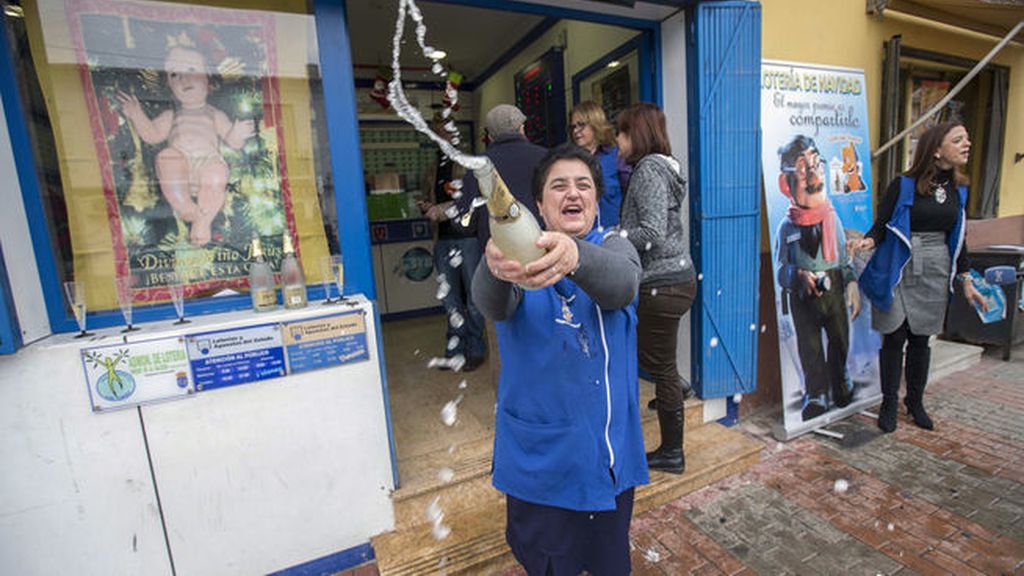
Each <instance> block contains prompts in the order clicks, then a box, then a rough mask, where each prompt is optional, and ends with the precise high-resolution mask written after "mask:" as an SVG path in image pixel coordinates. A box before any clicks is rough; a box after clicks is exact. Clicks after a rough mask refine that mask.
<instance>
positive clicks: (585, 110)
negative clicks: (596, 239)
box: [569, 100, 632, 228]
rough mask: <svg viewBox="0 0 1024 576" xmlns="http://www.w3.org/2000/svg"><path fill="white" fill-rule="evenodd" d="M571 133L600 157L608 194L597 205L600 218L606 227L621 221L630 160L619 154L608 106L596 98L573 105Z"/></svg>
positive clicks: (602, 225) (570, 116)
mask: <svg viewBox="0 0 1024 576" xmlns="http://www.w3.org/2000/svg"><path fill="white" fill-rule="evenodd" d="M569 122H570V123H569V136H571V137H572V141H573V142H575V143H576V145H577V146H579V147H581V148H584V149H586V150H587V152H590V153H591V154H593V155H594V157H595V158H597V161H598V162H600V164H601V173H602V174H603V175H604V194H602V195H601V202H599V203H598V205H597V222H598V226H600V227H602V228H611V227H613V226H618V224H619V209H620V208H621V206H622V193H623V191H625V190H626V187H627V186H628V185H629V174H630V172H631V170H632V169H631V168H630V166H629V164H627V163H626V161H625V160H624V159H623V158H622V156H620V155H619V149H618V147H617V146H615V129H614V128H613V127H612V125H611V124H609V123H608V120H607V119H606V118H605V116H604V110H602V109H601V106H600V105H598V104H597V102H594V101H593V100H585V101H583V102H580V103H579V104H577V105H576V106H574V107H573V109H572V113H571V114H570V115H569Z"/></svg>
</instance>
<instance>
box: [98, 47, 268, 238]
mask: <svg viewBox="0 0 1024 576" xmlns="http://www.w3.org/2000/svg"><path fill="white" fill-rule="evenodd" d="M185 40H186V41H185V42H184V43H181V44H175V45H174V46H173V47H171V48H170V50H168V52H167V58H166V60H165V61H164V70H165V71H166V73H167V85H168V87H169V88H170V90H171V94H172V95H173V96H174V100H175V102H176V105H175V109H174V110H167V111H165V112H162V113H161V114H159V115H158V116H156V117H155V118H152V119H151V118H150V117H149V116H148V115H147V114H146V111H145V110H144V109H143V108H142V103H141V102H139V99H138V98H137V97H136V96H135V95H134V94H128V93H125V92H119V93H118V96H117V97H118V100H119V101H120V104H121V113H122V114H124V117H125V118H126V119H127V120H128V123H129V124H131V126H132V128H134V129H135V132H136V133H137V134H138V135H139V138H140V139H142V141H143V142H145V143H146V144H150V145H155V144H159V143H161V142H164V141H166V142H167V146H166V147H164V149H162V150H160V152H158V153H157V155H156V161H155V162H156V174H157V180H159V183H160V190H161V192H163V195H164V198H166V199H167V202H168V204H170V205H171V208H172V209H173V210H174V213H175V215H176V216H177V217H178V218H180V219H181V220H182V221H183V222H186V223H188V224H189V225H190V230H189V241H190V242H191V243H192V244H193V245H196V246H205V245H206V244H207V243H209V242H210V238H211V226H212V225H213V220H214V219H215V218H216V217H217V215H218V214H219V213H220V210H221V208H223V206H224V201H225V199H226V188H227V182H228V172H229V170H228V164H227V162H226V161H225V160H224V157H223V156H222V155H221V153H220V145H221V143H223V144H224V145H226V146H227V147H229V148H231V149H233V150H238V149H240V148H241V147H242V146H243V145H244V144H245V142H246V141H247V140H248V139H249V138H252V137H253V136H254V135H255V134H256V127H255V123H254V122H253V120H251V119H247V120H240V119H235V120H234V121H232V120H231V119H230V118H228V115H227V114H225V113H224V112H223V111H221V110H220V109H218V108H215V107H214V106H211V105H210V104H207V102H206V100H207V97H208V96H209V94H210V80H209V76H208V74H207V68H208V67H207V64H206V57H205V56H203V54H202V53H201V52H199V51H198V50H196V49H195V48H192V47H191V46H192V44H191V40H188V39H187V38H185Z"/></svg>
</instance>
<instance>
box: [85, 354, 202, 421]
mask: <svg viewBox="0 0 1024 576" xmlns="http://www.w3.org/2000/svg"><path fill="white" fill-rule="evenodd" d="M81 354H82V364H83V367H84V368H85V380H86V384H87V385H88V387H89V399H90V401H91V402H92V409H93V411H96V412H100V411H103V410H109V409H113V408H124V407H128V406H136V405H138V404H142V403H146V402H153V401H157V400H167V399H170V398H176V397H180V396H185V395H187V394H190V393H191V392H192V391H193V386H192V378H191V376H190V374H189V364H188V355H187V354H186V352H185V342H184V339H183V338H181V337H179V336H174V337H170V338H160V339H155V340H145V341H142V342H132V343H130V344H115V345H107V346H93V347H89V348H83V349H82V350H81Z"/></svg>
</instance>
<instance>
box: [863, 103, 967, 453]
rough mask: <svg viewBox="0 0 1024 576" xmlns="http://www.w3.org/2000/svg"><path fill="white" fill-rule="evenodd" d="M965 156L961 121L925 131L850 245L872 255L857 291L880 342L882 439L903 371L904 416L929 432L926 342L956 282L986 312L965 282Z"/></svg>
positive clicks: (889, 427)
mask: <svg viewBox="0 0 1024 576" xmlns="http://www.w3.org/2000/svg"><path fill="white" fill-rule="evenodd" d="M970 150H971V141H970V139H969V138H968V136H967V130H966V129H965V128H964V127H963V125H962V124H960V123H959V122H943V123H941V124H937V125H936V126H933V127H932V128H929V129H928V130H927V131H926V132H925V133H924V134H923V135H922V136H921V139H920V140H918V142H917V150H916V151H915V152H914V163H913V165H911V167H910V170H908V171H907V172H906V173H904V174H903V175H901V176H899V177H897V178H896V179H895V180H893V181H892V182H891V183H890V184H889V187H888V188H887V189H886V191H885V197H884V198H883V199H882V201H881V203H880V204H879V206H878V216H877V218H876V219H875V223H874V226H872V227H871V230H869V231H868V233H867V235H865V237H864V238H862V239H860V240H857V241H851V245H850V251H851V252H855V251H861V250H871V249H875V252H874V254H872V256H871V259H870V260H869V261H868V264H867V266H866V267H865V268H864V271H863V272H862V273H861V276H860V286H861V289H862V290H863V291H864V295H865V296H867V298H868V299H869V300H870V301H871V310H872V317H871V323H872V327H873V328H874V329H875V330H877V331H878V332H880V333H882V335H883V336H882V348H881V350H880V351H879V352H878V362H879V368H880V372H881V385H882V406H881V408H879V410H878V427H879V428H880V429H881V430H882V431H883V432H886V433H889V432H893V431H894V430H896V421H897V412H898V400H899V391H900V373H901V372H903V374H904V376H905V377H906V380H907V394H906V396H905V397H904V399H903V403H904V405H905V406H906V407H907V412H908V414H910V416H911V417H912V418H913V420H914V424H916V425H917V426H919V427H921V428H924V429H925V430H932V429H933V428H934V423H933V422H932V419H931V418H930V417H929V416H928V413H927V412H926V411H925V409H924V402H923V398H924V389H925V385H926V384H927V383H928V369H929V366H930V364H931V348H930V347H929V345H928V339H929V337H930V335H932V334H938V333H939V332H940V331H942V324H943V321H944V320H945V317H946V305H947V304H948V302H949V294H950V293H951V292H953V289H954V285H955V283H956V282H957V281H959V282H960V283H961V284H962V286H963V295H964V297H965V298H967V300H968V301H969V302H971V303H972V304H974V305H975V306H977V307H979V308H981V309H982V310H987V305H986V303H985V299H984V298H983V297H982V295H981V294H980V293H979V292H978V290H977V289H976V288H975V287H974V284H973V283H972V282H971V275H970V272H969V269H970V263H969V262H968V258H967V245H966V244H965V242H964V236H965V229H964V228H965V226H966V223H965V209H966V207H967V186H966V184H967V178H966V177H965V176H964V175H963V174H962V172H961V170H962V169H963V167H964V166H965V165H966V164H967V160H968V158H969V155H970ZM904 345H905V346H906V364H905V365H904V362H903V348H904Z"/></svg>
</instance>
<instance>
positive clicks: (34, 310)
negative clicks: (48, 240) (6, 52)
mask: <svg viewBox="0 0 1024 576" xmlns="http://www.w3.org/2000/svg"><path fill="white" fill-rule="evenodd" d="M0 179H2V180H0V181H2V182H3V183H4V185H3V186H0V206H3V210H0V248H2V249H3V254H4V260H5V262H6V264H7V280H8V282H10V286H11V292H12V293H13V294H12V297H13V299H14V310H12V311H11V312H12V313H16V314H17V315H18V323H19V325H20V327H21V339H22V341H23V342H24V343H26V344H27V343H29V342H33V341H35V340H38V339H40V338H42V337H44V336H47V335H48V334H50V322H49V319H48V318H47V316H46V303H45V302H44V300H43V288H42V285H41V284H40V283H39V273H38V271H37V269H36V256H35V251H34V250H33V248H32V239H31V238H30V237H29V231H28V220H27V217H26V216H25V205H24V202H23V201H22V196H21V185H20V184H19V182H18V171H17V170H16V169H15V165H14V155H13V152H12V148H11V138H10V135H9V134H8V131H7V116H6V114H5V112H4V108H3V102H2V101H0Z"/></svg>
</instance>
